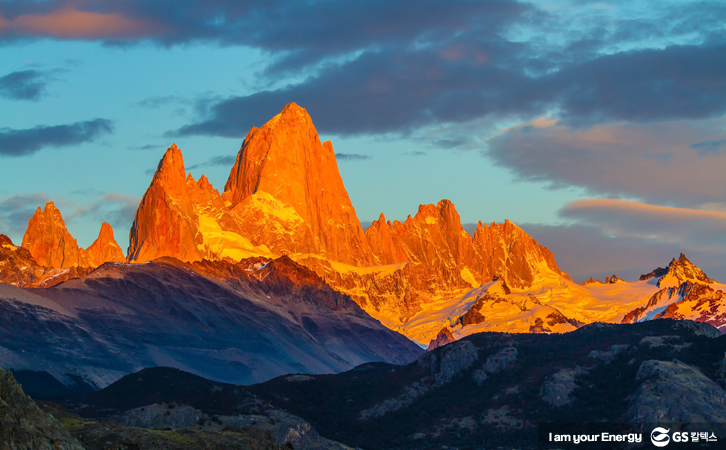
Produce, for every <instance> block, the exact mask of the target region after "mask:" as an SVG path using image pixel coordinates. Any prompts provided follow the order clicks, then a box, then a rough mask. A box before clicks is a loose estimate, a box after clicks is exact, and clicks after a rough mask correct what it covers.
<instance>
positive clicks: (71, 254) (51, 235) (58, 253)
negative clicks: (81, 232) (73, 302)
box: [22, 202, 88, 268]
mask: <svg viewBox="0 0 726 450" xmlns="http://www.w3.org/2000/svg"><path fill="white" fill-rule="evenodd" d="M22 247H24V248H26V249H28V251H30V254H31V255H33V258H34V259H35V261H36V262H37V263H38V264H40V265H41V266H46V267H57V268H67V267H74V266H87V265H88V263H87V261H85V258H84V255H83V254H82V251H81V249H80V248H78V242H76V240H75V239H74V238H73V236H71V234H70V233H69V232H68V230H67V229H66V224H65V222H64V221H63V217H62V216H61V213H60V211H59V210H58V208H56V207H55V205H54V204H53V202H49V203H46V205H45V209H44V210H41V209H40V207H38V209H36V210H35V214H33V217H31V218H30V221H28V229H27V230H26V231H25V236H23V243H22Z"/></svg>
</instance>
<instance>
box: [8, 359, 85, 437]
mask: <svg viewBox="0 0 726 450" xmlns="http://www.w3.org/2000/svg"><path fill="white" fill-rule="evenodd" d="M0 445H2V448H8V449H17V450H83V447H81V445H80V444H78V442H76V440H75V439H73V438H72V437H71V435H70V434H68V432H67V431H66V430H65V429H64V428H63V427H62V426H61V424H60V423H59V422H58V421H56V420H55V419H54V418H53V417H52V416H50V415H48V414H46V413H45V412H43V411H42V410H41V409H40V408H38V406H37V405H36V404H35V402H33V400H31V399H30V397H28V396H27V395H25V394H24V393H23V390H22V388H21V387H20V385H19V384H18V383H17V382H16V381H15V378H13V375H12V373H10V372H7V371H5V370H3V369H2V368H0Z"/></svg>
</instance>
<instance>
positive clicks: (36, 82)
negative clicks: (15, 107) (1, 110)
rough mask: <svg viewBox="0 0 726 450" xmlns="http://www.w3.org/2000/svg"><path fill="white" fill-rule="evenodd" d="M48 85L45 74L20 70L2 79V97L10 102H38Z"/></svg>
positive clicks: (0, 94)
mask: <svg viewBox="0 0 726 450" xmlns="http://www.w3.org/2000/svg"><path fill="white" fill-rule="evenodd" d="M46 84H47V79H46V76H45V74H44V73H43V72H41V71H39V70H19V71H17V72H12V73H9V74H7V75H5V76H3V77H0V96H2V97H4V98H6V99H10V100H38V99H39V98H40V97H41V96H42V94H43V91H44V90H45V86H46Z"/></svg>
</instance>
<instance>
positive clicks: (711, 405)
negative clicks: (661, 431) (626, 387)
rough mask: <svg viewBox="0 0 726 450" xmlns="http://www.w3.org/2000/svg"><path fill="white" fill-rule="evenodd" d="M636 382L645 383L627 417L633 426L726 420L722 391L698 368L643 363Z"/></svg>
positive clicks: (673, 362)
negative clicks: (638, 424) (635, 423)
mask: <svg viewBox="0 0 726 450" xmlns="http://www.w3.org/2000/svg"><path fill="white" fill-rule="evenodd" d="M636 379H637V380H638V381H642V382H643V383H642V384H641V385H640V387H638V390H637V391H636V392H635V393H634V395H633V398H632V403H631V406H630V409H629V410H628V412H627V413H626V414H625V416H626V417H627V419H628V420H629V421H632V422H640V423H658V422H661V421H673V422H700V423H712V422H722V421H724V420H725V419H726V395H724V391H723V389H722V388H721V387H720V386H719V385H717V384H716V383H715V382H713V381H712V380H711V379H709V378H708V377H706V376H705V375H704V374H703V373H702V372H701V370H699V369H698V368H697V367H694V366H690V365H688V364H684V363H682V362H680V361H678V360H675V361H657V360H648V361H644V362H643V363H642V364H641V365H640V368H639V369H638V373H637V374H636Z"/></svg>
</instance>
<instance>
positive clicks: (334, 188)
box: [223, 103, 374, 265]
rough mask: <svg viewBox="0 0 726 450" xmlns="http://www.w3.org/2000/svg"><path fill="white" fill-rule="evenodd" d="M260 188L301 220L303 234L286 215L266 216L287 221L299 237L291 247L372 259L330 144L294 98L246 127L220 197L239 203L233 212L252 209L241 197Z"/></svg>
mask: <svg viewBox="0 0 726 450" xmlns="http://www.w3.org/2000/svg"><path fill="white" fill-rule="evenodd" d="M261 193H267V194H269V195H271V196H272V197H274V199H276V200H278V201H279V202H281V203H282V204H283V205H285V206H288V207H292V208H293V209H294V210H295V212H296V213H297V215H298V216H299V218H300V219H302V222H304V224H305V225H306V226H307V229H308V230H309V235H308V234H307V233H305V230H303V229H302V227H298V226H297V224H296V221H294V220H286V219H289V218H288V217H287V215H282V214H281V216H282V217H277V218H274V217H273V218H272V219H273V220H275V221H277V222H278V223H280V222H283V221H287V223H290V224H292V225H293V227H294V228H295V229H294V230H292V231H294V233H293V236H294V238H293V241H295V242H297V243H299V244H298V248H296V249H295V250H296V252H300V253H317V254H320V255H323V256H326V257H328V258H330V259H333V260H335V261H340V262H344V263H349V264H354V265H369V264H371V263H373V262H374V260H373V258H372V255H371V252H370V249H369V247H368V243H367V241H366V239H365V236H364V234H363V229H362V228H361V226H360V222H359V221H358V217H357V216H356V213H355V209H354V208H353V205H352V204H351V201H350V198H349V197H348V192H347V191H346V190H345V186H344V185H343V179H342V178H341V177H340V172H339V171H338V164H337V162H336V160H335V154H334V152H333V145H332V144H331V143H330V142H329V141H328V142H325V143H324V144H323V143H321V142H320V138H319V137H318V132H317V130H316V129H315V126H314V125H313V121H312V119H311V118H310V116H309V115H308V113H307V111H305V110H304V109H303V108H301V107H299V106H298V105H296V104H294V103H291V104H289V105H287V106H286V107H285V108H284V109H283V110H282V112H280V114H278V115H277V116H275V117H273V118H272V119H271V120H270V121H269V122H267V123H266V124H265V125H263V126H262V127H261V128H259V129H257V128H253V129H252V130H251V131H250V132H249V134H248V135H247V137H246V138H245V140H244V143H243V144H242V148H241V149H240V151H239V154H238V156H237V161H236V162H235V165H234V167H233V168H232V171H231V172H230V176H229V180H228V181H227V184H226V185H225V187H224V194H223V198H224V199H225V200H227V201H229V202H230V203H231V204H232V205H237V204H240V203H241V204H242V206H241V207H240V209H241V211H240V213H239V214H238V215H240V216H243V217H244V216H245V215H246V214H254V213H252V212H251V211H250V208H248V207H247V205H246V204H245V199H248V198H250V197H251V196H253V195H255V194H261ZM256 231H258V232H264V230H262V229H258V230H256ZM250 234H253V233H250ZM255 235H259V234H258V233H257V234H255ZM268 242H269V241H268ZM271 244H272V250H274V249H276V248H279V246H278V245H276V243H274V242H271ZM284 245H285V246H289V244H288V243H286V244H284Z"/></svg>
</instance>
